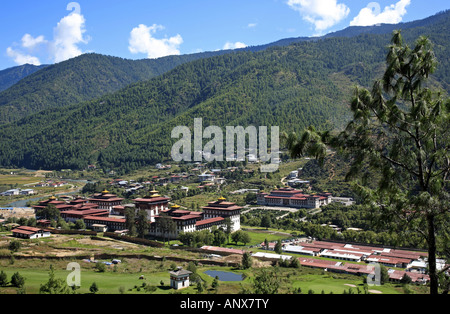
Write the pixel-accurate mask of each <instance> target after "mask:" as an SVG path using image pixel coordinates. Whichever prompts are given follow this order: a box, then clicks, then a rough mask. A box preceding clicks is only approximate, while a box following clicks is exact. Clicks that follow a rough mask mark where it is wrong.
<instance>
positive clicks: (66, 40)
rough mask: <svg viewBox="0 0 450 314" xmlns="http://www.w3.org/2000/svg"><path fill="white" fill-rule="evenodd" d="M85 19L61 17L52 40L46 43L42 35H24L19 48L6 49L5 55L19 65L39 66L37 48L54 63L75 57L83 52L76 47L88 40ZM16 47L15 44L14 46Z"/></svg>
mask: <svg viewBox="0 0 450 314" xmlns="http://www.w3.org/2000/svg"><path fill="white" fill-rule="evenodd" d="M85 22H86V21H85V19H84V16H83V15H80V14H78V13H71V14H69V15H68V16H65V17H63V18H62V19H61V20H60V21H59V23H58V24H57V25H56V27H55V28H54V30H53V40H52V41H48V40H46V39H45V37H44V36H43V35H41V36H38V37H36V38H35V37H33V36H31V35H30V34H25V35H24V36H23V37H22V43H21V45H20V46H21V48H20V49H17V48H14V49H13V48H12V47H8V49H7V50H6V53H7V55H8V56H9V57H11V58H13V59H14V62H16V63H17V64H19V65H22V64H25V63H30V64H34V65H40V64H41V62H40V61H39V58H38V57H37V56H33V55H31V53H33V54H35V53H36V50H37V48H38V47H39V46H41V45H43V46H44V47H45V57H46V58H48V59H51V60H53V61H54V62H55V63H58V62H61V61H65V60H68V59H70V58H74V57H77V56H79V55H81V54H82V53H83V52H82V51H81V50H80V48H79V47H78V45H79V44H81V43H83V44H86V43H88V41H89V40H88V39H87V38H84V33H85V32H86V30H85ZM14 45H15V46H18V44H17V43H15V44H14Z"/></svg>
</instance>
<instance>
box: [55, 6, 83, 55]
mask: <svg viewBox="0 0 450 314" xmlns="http://www.w3.org/2000/svg"><path fill="white" fill-rule="evenodd" d="M85 22H86V21H85V19H84V16H83V15H80V14H78V13H71V14H70V15H68V16H65V17H64V18H62V19H61V21H59V23H58V24H57V25H56V27H55V29H54V31H53V42H51V43H50V50H51V54H52V57H53V60H54V61H55V62H56V63H57V62H61V61H65V60H68V59H71V58H74V57H77V56H79V55H81V54H83V52H82V51H81V50H80V49H79V47H78V44H81V43H83V44H87V43H88V41H89V40H88V39H86V38H84V37H83V35H84V33H85V32H86V30H85Z"/></svg>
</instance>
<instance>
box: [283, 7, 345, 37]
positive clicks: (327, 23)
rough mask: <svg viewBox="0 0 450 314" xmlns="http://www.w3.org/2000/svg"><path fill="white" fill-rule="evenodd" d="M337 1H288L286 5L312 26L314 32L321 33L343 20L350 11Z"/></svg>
mask: <svg viewBox="0 0 450 314" xmlns="http://www.w3.org/2000/svg"><path fill="white" fill-rule="evenodd" d="M337 1H338V0H288V1H287V4H288V5H289V6H290V7H291V8H292V9H293V10H296V11H298V12H300V14H301V15H302V17H303V19H304V20H305V21H308V22H309V23H311V24H313V25H314V26H315V28H316V31H318V32H322V31H324V30H326V29H328V28H330V27H332V26H334V25H336V24H337V23H339V22H340V21H342V20H343V19H345V18H346V17H347V16H348V14H349V13H350V9H349V8H348V7H347V6H346V5H345V4H343V3H337Z"/></svg>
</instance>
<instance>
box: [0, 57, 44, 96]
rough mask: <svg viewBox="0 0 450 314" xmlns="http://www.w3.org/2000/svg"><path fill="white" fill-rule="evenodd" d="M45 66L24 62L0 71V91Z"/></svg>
mask: <svg viewBox="0 0 450 314" xmlns="http://www.w3.org/2000/svg"><path fill="white" fill-rule="evenodd" d="M45 67H46V65H40V66H35V65H31V64H24V65H20V66H16V67H12V68H9V69H5V70H2V71H0V92H2V91H4V90H5V89H8V88H9V87H11V86H13V85H14V84H16V83H17V82H19V81H20V80H21V79H23V78H25V77H27V76H28V75H30V74H33V73H34V72H36V71H39V70H40V69H43V68H45Z"/></svg>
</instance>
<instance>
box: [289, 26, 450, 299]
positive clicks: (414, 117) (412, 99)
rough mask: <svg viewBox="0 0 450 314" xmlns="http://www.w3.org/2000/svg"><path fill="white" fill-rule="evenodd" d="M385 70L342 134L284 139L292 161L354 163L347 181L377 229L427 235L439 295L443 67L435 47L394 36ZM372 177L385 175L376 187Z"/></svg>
mask: <svg viewBox="0 0 450 314" xmlns="http://www.w3.org/2000/svg"><path fill="white" fill-rule="evenodd" d="M386 63H387V69H386V71H385V73H384V76H383V78H382V79H381V80H379V81H376V82H375V84H374V85H373V88H372V90H371V91H369V90H367V89H365V88H357V89H356V90H355V95H354V99H353V101H352V104H351V110H352V112H353V119H352V120H351V121H350V122H349V123H348V125H347V127H346V128H345V130H344V131H342V132H341V133H339V134H338V135H333V134H331V132H318V131H316V130H315V129H314V128H312V127H310V128H309V129H307V130H306V131H305V132H304V133H303V135H302V136H301V137H299V138H298V137H297V136H296V135H295V134H294V133H291V134H289V135H287V134H285V135H284V138H285V139H286V143H287V146H288V149H289V151H290V153H291V156H292V157H298V156H304V155H310V156H314V157H315V158H317V159H318V160H319V161H321V162H323V160H324V158H325V156H326V154H327V153H326V150H327V145H331V146H332V147H333V148H335V149H336V150H337V151H338V152H340V153H343V154H346V155H348V156H351V160H352V162H351V167H350V171H349V172H348V175H347V178H348V179H353V180H355V183H354V187H355V189H356V191H357V192H358V195H359V196H360V197H361V199H362V200H363V201H364V203H365V204H367V205H368V206H370V207H371V211H372V212H373V213H374V216H375V217H374V218H376V219H374V221H376V220H378V221H379V222H380V224H384V225H388V226H390V227H391V228H392V230H395V231H396V232H398V233H400V234H401V233H404V234H405V235H406V234H408V235H409V233H410V232H411V231H414V232H418V233H420V234H422V236H423V239H424V240H425V241H426V243H427V247H428V270H429V276H430V293H431V294H437V293H438V289H439V282H438V278H439V272H438V271H437V268H436V256H437V254H438V253H442V254H448V252H449V251H450V250H449V248H448V244H449V243H448V241H437V239H436V234H438V235H440V236H441V237H443V238H445V237H447V236H448V235H447V233H448V230H449V225H448V223H449V221H450V219H449V218H450V217H449V215H450V213H449V211H448V208H450V201H449V200H450V196H449V195H450V186H449V182H450V181H449V179H450V146H449V143H450V98H448V97H446V96H444V95H443V94H442V93H441V92H436V91H433V90H431V89H430V88H429V87H428V85H427V79H428V77H429V76H430V75H431V74H432V73H433V72H434V71H435V69H436V66H437V60H436V57H435V55H434V52H433V49H432V45H431V42H430V40H429V39H427V38H425V37H420V38H419V39H418V40H417V41H416V46H415V47H414V48H410V47H409V46H408V45H406V44H405V43H404V42H403V38H402V36H401V34H400V32H395V33H394V35H393V37H392V44H391V45H390V47H389V53H388V55H387V58H386ZM373 173H379V174H381V175H380V176H379V179H378V182H377V184H376V185H375V186H374V187H373V182H371V181H372V180H374V177H373V175H372V174H373ZM371 183H372V186H371ZM438 244H442V245H441V246H440V247H438V246H437V245H438ZM446 252H447V253H446Z"/></svg>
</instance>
